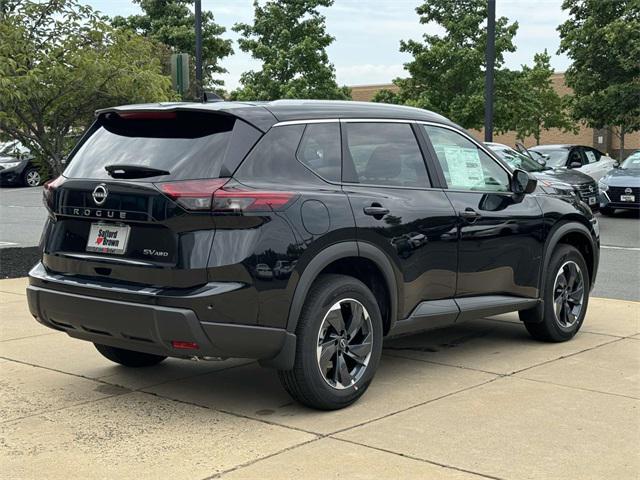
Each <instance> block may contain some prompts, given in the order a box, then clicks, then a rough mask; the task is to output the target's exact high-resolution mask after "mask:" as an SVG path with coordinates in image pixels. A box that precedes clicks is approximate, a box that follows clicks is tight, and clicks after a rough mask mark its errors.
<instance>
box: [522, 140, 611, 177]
mask: <svg viewBox="0 0 640 480" xmlns="http://www.w3.org/2000/svg"><path fill="white" fill-rule="evenodd" d="M529 150H533V151H534V152H538V153H541V154H542V155H544V158H545V160H546V162H547V166H549V167H552V168H570V169H573V170H577V171H579V172H582V173H586V174H587V175H589V176H590V177H592V178H593V179H594V180H600V179H601V178H602V177H604V176H605V175H606V174H607V172H609V171H610V170H611V169H612V168H614V167H615V166H617V165H618V162H617V161H616V160H614V159H613V158H611V157H609V156H608V155H606V154H604V153H602V152H601V151H600V150H597V149H595V148H593V147H586V146H583V145H539V146H537V147H532V148H530V149H529Z"/></svg>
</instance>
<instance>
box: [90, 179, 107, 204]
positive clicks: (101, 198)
mask: <svg viewBox="0 0 640 480" xmlns="http://www.w3.org/2000/svg"><path fill="white" fill-rule="evenodd" d="M107 195H109V190H107V186H106V185H105V184H104V183H101V184H100V185H98V186H97V187H96V188H94V189H93V193H92V194H91V196H92V197H93V201H94V202H95V203H96V205H102V204H103V203H104V202H106V201H107Z"/></svg>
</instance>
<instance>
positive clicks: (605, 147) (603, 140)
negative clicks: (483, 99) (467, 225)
mask: <svg viewBox="0 0 640 480" xmlns="http://www.w3.org/2000/svg"><path fill="white" fill-rule="evenodd" d="M551 82H552V83H553V88H554V89H555V91H556V92H558V94H559V95H566V94H569V93H571V89H570V88H569V87H567V86H566V85H565V83H564V73H554V74H553V76H552V77H551ZM350 88H351V96H352V98H353V100H357V101H362V102H370V101H371V100H372V99H373V97H374V96H375V94H376V93H377V92H378V91H379V90H382V89H383V88H386V89H389V90H391V91H398V87H396V86H395V85H393V84H379V85H356V86H353V87H350ZM470 133H471V134H472V135H474V136H475V137H476V138H477V139H478V140H481V141H482V140H484V131H483V130H470ZM493 141H494V142H498V143H504V144H506V145H511V146H513V145H515V143H516V134H515V132H507V133H505V134H502V135H496V134H494V136H493ZM535 143H536V142H535V139H534V138H533V137H529V138H526V139H525V141H524V144H525V145H526V146H527V147H529V146H532V145H535ZM540 143H541V144H556V143H575V144H579V145H589V146H592V147H594V148H597V149H598V150H600V151H602V152H605V153H607V154H609V155H610V156H612V157H615V158H617V157H618V155H619V153H620V152H619V151H620V138H619V137H618V135H616V134H615V132H614V131H612V129H611V128H604V129H593V128H589V127H587V126H586V125H581V126H580V128H579V130H578V132H577V133H575V134H574V133H572V132H563V131H561V130H558V129H557V128H553V129H550V130H543V132H542V135H541V136H540ZM624 143H625V145H624V146H625V150H624V158H626V157H627V155H629V154H630V153H631V152H632V151H634V150H637V149H640V132H634V133H631V134H627V135H625V142H624Z"/></svg>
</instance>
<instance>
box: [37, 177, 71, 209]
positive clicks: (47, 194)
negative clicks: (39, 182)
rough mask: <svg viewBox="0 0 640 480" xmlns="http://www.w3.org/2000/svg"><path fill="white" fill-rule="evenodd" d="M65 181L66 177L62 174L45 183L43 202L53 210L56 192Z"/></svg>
mask: <svg viewBox="0 0 640 480" xmlns="http://www.w3.org/2000/svg"><path fill="white" fill-rule="evenodd" d="M64 181H65V178H64V177H63V176H62V175H60V176H59V177H56V178H54V179H53V180H49V181H47V182H45V183H44V185H43V190H42V202H43V203H44V205H45V207H47V208H48V209H49V210H52V211H53V207H54V205H53V198H54V193H55V191H56V190H57V189H58V188H59V187H60V185H62V184H63V183H64Z"/></svg>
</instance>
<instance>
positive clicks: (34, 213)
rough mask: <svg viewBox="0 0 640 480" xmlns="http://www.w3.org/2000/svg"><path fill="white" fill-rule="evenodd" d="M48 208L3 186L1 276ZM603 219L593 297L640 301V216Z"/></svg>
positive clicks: (22, 254) (27, 193)
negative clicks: (598, 264)
mask: <svg viewBox="0 0 640 480" xmlns="http://www.w3.org/2000/svg"><path fill="white" fill-rule="evenodd" d="M45 218H46V210H45V208H44V206H43V205H42V187H38V188H0V267H1V268H0V276H2V277H18V276H24V275H26V272H27V271H28V270H29V269H30V268H31V266H33V264H34V263H35V261H36V259H37V252H36V250H35V249H33V248H30V249H28V250H24V251H22V250H19V248H21V247H35V246H36V245H38V242H39V240H40V234H41V232H42V225H43V224H44V221H45ZM598 219H599V221H600V235H601V238H600V242H601V245H602V249H601V251H600V269H599V272H598V278H597V282H596V288H595V289H594V291H593V292H592V296H596V297H606V298H617V299H621V300H634V301H640V217H639V215H638V214H637V213H635V212H621V211H619V213H617V214H616V215H615V216H614V217H605V216H603V215H598Z"/></svg>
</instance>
